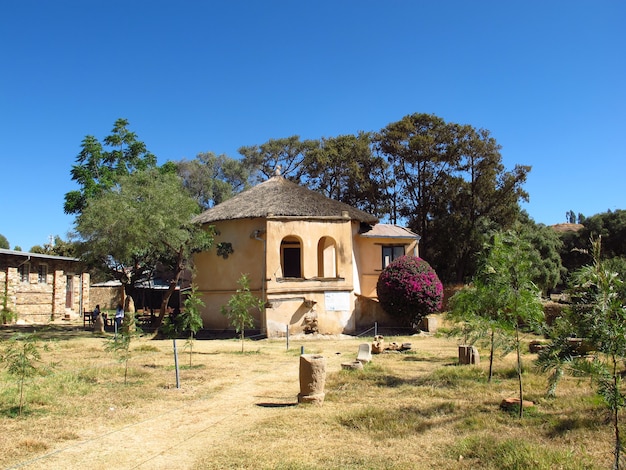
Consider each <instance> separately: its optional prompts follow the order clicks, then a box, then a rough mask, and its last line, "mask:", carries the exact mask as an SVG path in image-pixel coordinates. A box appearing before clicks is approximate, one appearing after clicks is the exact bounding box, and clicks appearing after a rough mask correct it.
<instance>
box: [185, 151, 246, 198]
mask: <svg viewBox="0 0 626 470" xmlns="http://www.w3.org/2000/svg"><path fill="white" fill-rule="evenodd" d="M176 171H177V172H178V174H179V176H180V177H181V178H182V180H183V185H184V187H185V189H187V191H188V192H189V194H190V195H191V197H193V198H194V199H195V200H196V201H197V202H198V204H199V205H200V207H201V208H202V209H208V208H210V207H213V206H215V205H216V204H219V203H221V202H224V201H225V200H226V199H229V198H230V197H232V196H233V195H234V194H237V193H238V192H241V191H243V190H245V189H247V188H248V187H249V183H248V181H249V179H250V168H248V167H247V166H246V163H245V161H242V160H236V159H233V158H229V157H228V156H226V155H219V156H218V155H215V154H214V153H212V152H208V153H200V154H198V156H197V157H196V158H195V160H182V161H180V162H178V163H176Z"/></svg>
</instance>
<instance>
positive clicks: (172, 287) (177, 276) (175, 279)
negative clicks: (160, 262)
mask: <svg viewBox="0 0 626 470" xmlns="http://www.w3.org/2000/svg"><path fill="white" fill-rule="evenodd" d="M183 254H184V247H182V246H181V247H180V249H179V250H178V253H177V256H176V270H175V271H174V277H173V278H172V279H171V280H170V285H169V287H168V288H167V290H166V291H165V294H163V299H162V300H161V309H160V310H159V316H158V317H157V320H156V325H155V328H156V329H158V328H159V327H160V326H161V324H162V323H163V318H164V317H165V312H166V311H167V304H168V303H169V301H170V298H171V297H172V294H173V293H174V292H175V291H176V286H177V285H178V280H179V279H180V275H181V274H182V272H183Z"/></svg>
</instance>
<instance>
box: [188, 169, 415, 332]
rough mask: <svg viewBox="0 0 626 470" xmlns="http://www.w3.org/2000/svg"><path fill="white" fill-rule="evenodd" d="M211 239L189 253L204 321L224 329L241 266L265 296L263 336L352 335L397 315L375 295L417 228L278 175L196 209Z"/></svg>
mask: <svg viewBox="0 0 626 470" xmlns="http://www.w3.org/2000/svg"><path fill="white" fill-rule="evenodd" d="M194 222H196V223H199V224H202V225H203V226H204V227H206V228H207V229H209V227H213V230H214V231H215V240H214V243H213V247H212V248H211V249H210V250H209V251H205V252H202V253H197V254H196V255H195V257H194V265H195V273H194V284H195V285H196V287H197V289H198V293H199V294H200V295H201V297H202V300H203V302H204V303H205V307H204V308H203V310H202V319H203V323H204V328H205V329H209V330H227V329H229V328H230V327H229V322H228V319H227V318H226V317H225V316H224V315H222V313H221V307H222V306H224V305H227V304H228V301H229V299H230V298H231V296H232V295H233V294H234V293H235V292H236V291H237V289H238V288H239V285H238V280H239V279H240V277H241V276H242V274H247V275H248V278H249V280H250V290H251V291H252V292H253V294H254V295H256V296H257V297H258V298H259V299H262V301H263V302H262V304H263V305H264V307H263V308H260V309H258V310H256V311H254V312H253V315H254V317H255V329H258V330H259V331H260V333H261V334H263V335H266V336H268V337H279V336H285V335H286V334H287V331H288V332H289V334H298V333H302V332H319V333H322V334H340V333H345V334H354V333H357V332H359V331H364V330H366V329H368V328H369V327H371V326H373V324H374V322H381V324H385V323H393V320H392V319H391V318H390V317H388V316H387V315H386V314H385V313H384V312H383V311H382V309H380V307H379V305H378V303H377V301H376V282H377V281H378V276H379V275H380V273H381V271H382V269H383V268H384V267H385V266H386V265H387V264H388V263H390V262H391V261H392V260H393V259H395V258H397V257H399V256H402V255H404V254H411V255H415V256H417V255H418V243H419V238H420V237H419V236H418V235H417V234H415V233H413V232H411V231H410V230H408V229H406V228H403V227H399V226H396V225H389V224H379V223H378V219H377V218H376V217H374V216H372V215H371V214H368V213H366V212H364V211H361V210H359V209H356V208H354V207H351V206H350V205H347V204H344V203H342V202H339V201H336V200H333V199H329V198H327V197H325V196H323V195H322V194H320V193H318V192H315V191H312V190H309V189H307V188H304V187H302V186H300V185H298V184H295V183H293V182H291V181H289V180H287V179H285V178H284V177H283V176H280V175H275V176H273V177H271V178H270V179H268V180H267V181H265V182H263V183H260V184H258V185H257V186H254V187H252V188H250V189H248V190H246V191H243V192H241V193H239V194H238V195H236V196H235V197H233V198H232V199H229V200H227V201H225V202H223V203H221V204H218V205H216V206H215V207H213V208H211V209H208V210H207V211H205V212H203V213H202V214H200V215H198V216H197V217H196V218H195V219H194Z"/></svg>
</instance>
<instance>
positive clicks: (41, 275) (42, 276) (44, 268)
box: [37, 264, 48, 284]
mask: <svg viewBox="0 0 626 470" xmlns="http://www.w3.org/2000/svg"><path fill="white" fill-rule="evenodd" d="M37 279H38V282H39V284H47V283H48V265H46V264H40V265H39V269H38V270H37Z"/></svg>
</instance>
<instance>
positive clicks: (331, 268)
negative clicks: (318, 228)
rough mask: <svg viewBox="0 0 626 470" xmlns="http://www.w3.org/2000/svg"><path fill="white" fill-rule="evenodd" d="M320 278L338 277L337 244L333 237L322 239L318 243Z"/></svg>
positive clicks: (318, 271) (318, 272)
mask: <svg viewBox="0 0 626 470" xmlns="http://www.w3.org/2000/svg"><path fill="white" fill-rule="evenodd" d="M317 275H318V277H337V244H336V243H335V240H334V239H333V238H331V237H322V238H320V241H319V242H318V243H317Z"/></svg>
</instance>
